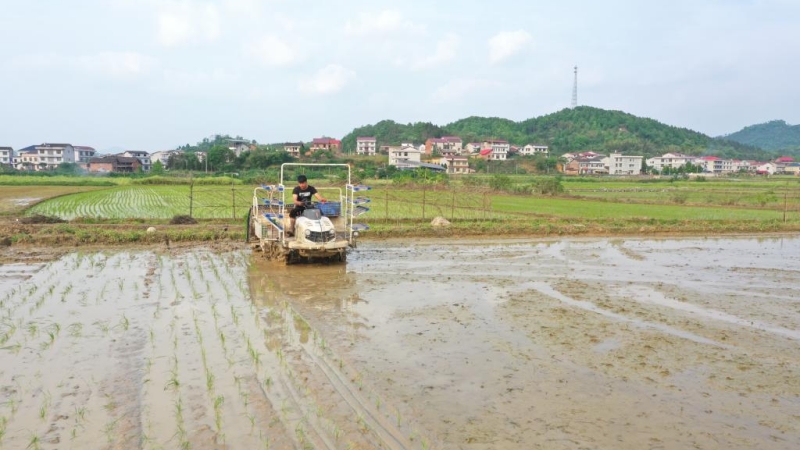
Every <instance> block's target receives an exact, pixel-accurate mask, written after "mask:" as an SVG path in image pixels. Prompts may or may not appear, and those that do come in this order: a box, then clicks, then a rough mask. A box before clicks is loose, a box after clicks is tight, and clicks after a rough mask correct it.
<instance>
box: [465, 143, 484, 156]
mask: <svg viewBox="0 0 800 450" xmlns="http://www.w3.org/2000/svg"><path fill="white" fill-rule="evenodd" d="M481 150H483V147H482V146H481V143H480V142H470V143H469V144H467V145H465V146H464V151H465V152H466V153H469V154H471V155H474V154H477V153H480V152H481Z"/></svg>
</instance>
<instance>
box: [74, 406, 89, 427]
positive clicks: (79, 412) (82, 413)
mask: <svg viewBox="0 0 800 450" xmlns="http://www.w3.org/2000/svg"><path fill="white" fill-rule="evenodd" d="M88 411H89V410H88V409H86V407H85V406H81V407H80V408H78V407H75V422H76V423H82V422H85V421H86V413H87V412H88Z"/></svg>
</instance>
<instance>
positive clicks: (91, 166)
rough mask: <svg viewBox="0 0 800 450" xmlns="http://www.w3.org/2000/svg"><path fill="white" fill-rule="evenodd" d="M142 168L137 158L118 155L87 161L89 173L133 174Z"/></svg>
mask: <svg viewBox="0 0 800 450" xmlns="http://www.w3.org/2000/svg"><path fill="white" fill-rule="evenodd" d="M140 167H142V163H141V162H139V159H138V158H134V157H129V156H120V155H108V156H101V157H99V158H92V159H90V160H89V163H88V168H87V170H88V171H89V172H90V173H134V172H137V171H138V170H139V168H140Z"/></svg>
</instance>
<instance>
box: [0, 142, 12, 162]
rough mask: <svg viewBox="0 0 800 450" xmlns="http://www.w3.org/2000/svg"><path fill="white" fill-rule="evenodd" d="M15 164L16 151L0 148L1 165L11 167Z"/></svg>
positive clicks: (9, 148)
mask: <svg viewBox="0 0 800 450" xmlns="http://www.w3.org/2000/svg"><path fill="white" fill-rule="evenodd" d="M12 164H14V149H13V148H11V147H0V165H3V166H10V165H12Z"/></svg>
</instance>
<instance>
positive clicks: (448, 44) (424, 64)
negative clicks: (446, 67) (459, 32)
mask: <svg viewBox="0 0 800 450" xmlns="http://www.w3.org/2000/svg"><path fill="white" fill-rule="evenodd" d="M460 43H461V40H460V39H459V38H458V36H456V35H455V34H449V35H447V36H446V37H445V38H444V39H441V40H440V41H439V42H437V43H436V52H435V53H434V54H433V55H431V56H426V57H424V58H422V59H419V60H417V61H414V62H412V63H411V68H412V69H414V70H422V69H429V68H431V67H435V66H438V65H441V64H444V63H447V62H450V61H452V60H454V59H455V57H456V53H457V51H458V47H459V45H460Z"/></svg>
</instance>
